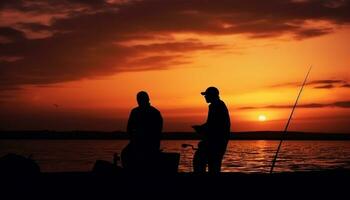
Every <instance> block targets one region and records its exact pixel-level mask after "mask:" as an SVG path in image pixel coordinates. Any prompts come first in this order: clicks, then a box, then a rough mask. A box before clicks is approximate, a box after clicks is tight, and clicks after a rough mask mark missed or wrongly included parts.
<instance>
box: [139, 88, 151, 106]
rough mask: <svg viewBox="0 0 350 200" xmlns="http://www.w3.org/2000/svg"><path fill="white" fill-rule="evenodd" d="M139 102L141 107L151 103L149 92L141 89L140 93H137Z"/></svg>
mask: <svg viewBox="0 0 350 200" xmlns="http://www.w3.org/2000/svg"><path fill="white" fill-rule="evenodd" d="M136 98H137V103H138V104H139V106H140V107H144V106H147V105H149V104H150V103H149V96H148V94H147V92H145V91H141V92H139V93H137V96H136Z"/></svg>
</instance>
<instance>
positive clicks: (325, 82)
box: [269, 79, 350, 89]
mask: <svg viewBox="0 0 350 200" xmlns="http://www.w3.org/2000/svg"><path fill="white" fill-rule="evenodd" d="M306 85H307V86H311V87H313V88H314V89H334V88H350V86H349V85H350V84H349V83H348V82H347V81H346V80H339V79H322V80H314V81H310V82H307V83H306ZM269 87H270V88H280V87H300V83H299V82H289V83H282V84H276V85H271V86H269Z"/></svg>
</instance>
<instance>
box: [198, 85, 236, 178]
mask: <svg viewBox="0 0 350 200" xmlns="http://www.w3.org/2000/svg"><path fill="white" fill-rule="evenodd" d="M201 94H202V95H204V97H205V100H206V102H207V103H210V105H209V112H208V118H207V122H206V123H205V124H203V125H197V126H193V128H194V129H195V131H196V132H197V133H199V134H200V135H201V136H202V140H201V141H200V142H199V143H198V150H197V151H196V153H195V155H194V158H193V168H194V169H193V170H194V172H195V173H204V172H205V171H206V166H207V165H208V171H209V173H214V174H216V173H220V170H221V163H222V159H223V157H224V154H225V152H226V147H227V143H228V141H229V136H230V116H229V112H228V110H227V107H226V105H225V103H224V102H223V101H221V100H220V97H219V90H218V89H217V88H215V87H209V88H207V90H206V91H205V92H202V93H201Z"/></svg>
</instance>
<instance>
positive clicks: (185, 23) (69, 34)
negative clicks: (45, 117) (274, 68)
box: [0, 0, 350, 89]
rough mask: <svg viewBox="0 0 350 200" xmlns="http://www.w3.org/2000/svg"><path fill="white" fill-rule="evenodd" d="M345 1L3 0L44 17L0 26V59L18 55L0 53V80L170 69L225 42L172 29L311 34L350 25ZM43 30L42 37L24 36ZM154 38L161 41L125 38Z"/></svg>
mask: <svg viewBox="0 0 350 200" xmlns="http://www.w3.org/2000/svg"><path fill="white" fill-rule="evenodd" d="M349 8H350V5H349V1H341V3H339V2H338V1H328V2H327V3H325V1H322V0H313V1H304V2H303V3H300V2H295V1H291V0H270V1H268V2H267V1H261V0H249V1H246V0H244V1H243V0H221V1H200V0H178V1H164V0H145V1H119V2H117V3H116V4H111V3H108V2H107V1H104V0H37V1H24V0H3V1H1V2H0V11H6V12H13V11H16V12H20V13H26V14H28V15H33V16H36V17H37V16H42V18H47V19H48V20H47V21H48V23H47V24H43V23H41V22H37V21H30V20H29V21H28V19H24V18H23V19H17V22H16V23H14V24H12V26H11V25H8V24H7V25H6V26H5V25H2V28H0V58H20V59H12V60H9V59H7V60H6V59H2V60H0V65H1V68H0V84H1V85H3V86H2V87H4V88H11V87H16V86H20V85H23V84H50V83H57V82H64V81H71V80H77V79H80V78H93V77H96V76H102V75H109V74H114V73H118V72H123V71H139V70H151V69H168V68H169V67H174V66H177V65H182V64H186V63H189V62H190V58H189V57H188V56H187V55H186V54H188V53H189V52H193V51H202V50H211V49H222V48H223V47H222V46H220V45H217V44H204V43H202V42H201V41H179V40H174V39H173V40H171V39H170V41H169V40H166V41H165V40H164V38H167V37H169V38H171V34H172V33H195V34H206V35H234V34H245V35H247V36H249V37H254V38H259V37H276V36H281V35H283V34H289V35H294V37H295V38H296V39H305V38H309V37H316V36H320V35H324V34H328V33H330V32H332V31H333V30H334V29H335V27H338V25H342V24H348V23H349V22H350V12H348V11H349V10H350V9H349ZM310 21H311V22H312V21H327V22H328V24H329V25H327V26H326V25H323V26H316V25H312V26H310V25H309V24H310ZM311 24H312V23H311ZM0 26H1V24H0ZM28 31H30V32H28ZM42 31H45V37H41V38H39V39H38V38H36V39H33V38H30V37H27V36H28V35H29V34H33V33H37V34H40V33H42ZM48 33H50V34H48ZM151 39H154V40H161V41H162V42H157V43H153V44H138V45H134V46H130V45H125V43H127V42H129V41H132V40H151ZM4 41H6V42H4ZM319 84H321V83H319ZM324 84H325V85H316V84H315V87H320V88H327V87H328V88H331V87H332V86H333V85H334V84H338V83H324ZM343 84H347V83H345V82H343ZM0 89H1V87H0Z"/></svg>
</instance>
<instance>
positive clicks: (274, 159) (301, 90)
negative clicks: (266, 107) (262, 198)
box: [270, 66, 312, 174]
mask: <svg viewBox="0 0 350 200" xmlns="http://www.w3.org/2000/svg"><path fill="white" fill-rule="evenodd" d="M311 69H312V66H311V67H310V69H309V71H308V72H307V75H306V77H305V80H304V83H303V85H302V87H301V89H300V91H299V94H298V97H297V100H296V101H295V104H294V106H293V109H292V112H291V113H290V116H289V119H288V122H287V124H286V127H285V128H284V131H283V134H282V137H281V140H280V143H279V145H278V148H277V151H276V154H275V157H274V158H273V160H272V165H271V169H270V174H272V172H273V168H274V167H275V163H276V160H277V157H278V153H279V151H280V148H281V145H282V142H283V138H284V135H285V134H286V133H287V131H288V127H289V124H290V121H291V120H292V117H293V114H294V111H295V108H296V107H297V105H298V101H299V98H300V96H301V93H302V92H303V89H304V86H305V84H306V81H307V78H308V77H309V74H310V71H311Z"/></svg>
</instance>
